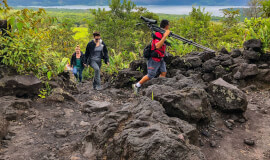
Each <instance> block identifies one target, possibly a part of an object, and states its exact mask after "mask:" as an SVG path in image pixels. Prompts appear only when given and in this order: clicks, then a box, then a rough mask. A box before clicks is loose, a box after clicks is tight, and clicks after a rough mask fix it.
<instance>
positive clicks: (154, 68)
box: [132, 20, 170, 94]
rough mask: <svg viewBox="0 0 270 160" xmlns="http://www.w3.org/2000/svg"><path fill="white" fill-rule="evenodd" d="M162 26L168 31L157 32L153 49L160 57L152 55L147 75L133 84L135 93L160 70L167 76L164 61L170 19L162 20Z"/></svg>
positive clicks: (153, 41)
mask: <svg viewBox="0 0 270 160" xmlns="http://www.w3.org/2000/svg"><path fill="white" fill-rule="evenodd" d="M160 27H161V28H162V29H164V30H165V31H166V32H165V33H164V34H162V33H160V32H156V33H155V36H154V37H153V40H152V45H151V50H153V51H154V52H156V53H157V54H158V57H150V58H149V59H148V62H147V75H145V76H144V77H143V78H142V79H141V80H140V81H139V82H138V83H136V84H133V85H132V88H133V90H134V94H138V92H139V89H140V87H141V86H142V84H144V83H145V82H147V81H149V80H150V79H152V78H154V77H155V76H156V74H157V73H158V71H160V72H161V74H160V77H166V73H167V70H166V63H165V61H164V59H163V58H164V56H165V50H166V44H165V41H166V38H167V37H168V36H169V34H170V30H169V28H170V25H169V21H168V20H162V21H161V22H160Z"/></svg>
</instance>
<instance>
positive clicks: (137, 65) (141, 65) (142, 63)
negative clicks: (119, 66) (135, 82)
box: [129, 59, 147, 74]
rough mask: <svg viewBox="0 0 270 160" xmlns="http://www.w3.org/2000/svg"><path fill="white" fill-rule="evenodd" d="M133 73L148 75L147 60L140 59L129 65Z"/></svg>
mask: <svg viewBox="0 0 270 160" xmlns="http://www.w3.org/2000/svg"><path fill="white" fill-rule="evenodd" d="M129 68H130V69H131V70H132V71H143V73H144V74H146V73H147V61H146V59H140V60H135V61H132V62H131V63H130V65H129Z"/></svg>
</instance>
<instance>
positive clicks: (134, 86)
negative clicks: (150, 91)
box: [132, 84, 140, 95]
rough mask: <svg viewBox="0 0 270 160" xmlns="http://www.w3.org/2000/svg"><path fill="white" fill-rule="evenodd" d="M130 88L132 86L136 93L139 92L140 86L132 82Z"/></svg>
mask: <svg viewBox="0 0 270 160" xmlns="http://www.w3.org/2000/svg"><path fill="white" fill-rule="evenodd" d="M132 88H133V91H134V94H136V95H137V94H138V93H139V91H140V87H137V86H136V84H133V85H132Z"/></svg>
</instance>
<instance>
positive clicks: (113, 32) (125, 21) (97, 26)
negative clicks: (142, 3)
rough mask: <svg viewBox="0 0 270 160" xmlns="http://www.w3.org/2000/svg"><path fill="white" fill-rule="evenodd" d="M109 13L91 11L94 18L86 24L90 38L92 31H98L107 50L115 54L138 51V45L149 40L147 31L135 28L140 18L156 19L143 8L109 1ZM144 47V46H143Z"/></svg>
mask: <svg viewBox="0 0 270 160" xmlns="http://www.w3.org/2000/svg"><path fill="white" fill-rule="evenodd" d="M110 8H111V10H110V11H105V10H104V9H103V10H102V9H98V10H91V13H92V14H93V15H94V18H93V19H91V20H90V21H89V23H88V25H89V33H90V37H92V33H93V32H94V31H100V33H101V36H102V38H103V40H104V41H105V43H106V44H107V46H108V47H109V48H113V49H114V50H115V51H116V52H117V53H119V52H123V51H135V52H137V51H139V49H142V48H141V47H140V46H138V44H140V45H141V44H146V43H148V41H149V39H150V32H149V29H148V28H146V27H136V24H137V23H138V22H141V20H140V16H141V15H143V16H147V17H149V18H155V19H158V17H157V16H156V15H154V14H152V13H149V12H147V11H146V9H145V8H141V7H140V8H138V7H135V5H134V3H133V2H131V1H127V0H124V1H123V3H121V1H120V0H112V1H110ZM143 46H144V45H143Z"/></svg>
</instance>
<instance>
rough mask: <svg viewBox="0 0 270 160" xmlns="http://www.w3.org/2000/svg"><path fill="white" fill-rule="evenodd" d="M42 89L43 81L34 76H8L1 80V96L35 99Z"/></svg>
mask: <svg viewBox="0 0 270 160" xmlns="http://www.w3.org/2000/svg"><path fill="white" fill-rule="evenodd" d="M41 87H42V83H41V81H40V80H39V79H38V78H36V77H35V76H32V75H15V76H6V77H3V78H2V79H0V96H18V97H33V96H37V95H38V94H39V89H40V88H41Z"/></svg>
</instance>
